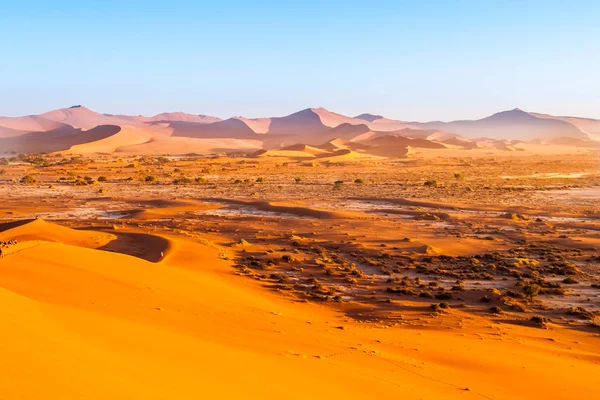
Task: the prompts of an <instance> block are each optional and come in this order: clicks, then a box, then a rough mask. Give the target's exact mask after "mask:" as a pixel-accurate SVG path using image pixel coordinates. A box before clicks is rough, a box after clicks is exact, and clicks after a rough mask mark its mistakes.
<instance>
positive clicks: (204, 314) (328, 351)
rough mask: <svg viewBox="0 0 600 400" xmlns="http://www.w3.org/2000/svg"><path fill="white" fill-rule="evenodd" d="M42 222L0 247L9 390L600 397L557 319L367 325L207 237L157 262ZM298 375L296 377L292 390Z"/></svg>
mask: <svg viewBox="0 0 600 400" xmlns="http://www.w3.org/2000/svg"><path fill="white" fill-rule="evenodd" d="M286 211H289V209H286ZM36 224H37V225H43V224H42V223H41V222H39V223H37V222H36ZM23 226H24V227H26V226H27V225H23ZM35 228H36V229H37V227H35ZM14 229H18V228H14ZM43 229H44V230H45V232H46V233H47V234H49V235H51V236H56V235H59V236H60V235H62V234H61V233H58V232H57V231H62V229H61V227H59V226H57V225H54V224H47V225H44V227H43ZM5 232H6V231H5ZM89 233H90V234H92V232H91V231H90V232H89ZM33 234H34V236H31V237H30V239H27V240H25V239H23V242H22V243H20V244H19V246H21V247H20V248H19V249H18V251H15V252H14V253H12V254H9V255H7V256H5V257H4V258H2V259H0V268H1V270H2V274H1V275H0V301H1V302H2V303H3V304H4V306H3V307H2V308H1V309H0V325H1V326H3V327H5V328H4V329H2V333H1V334H2V340H1V341H0V351H2V354H3V360H4V361H5V363H4V364H3V365H4V366H5V368H2V378H1V379H0V393H1V394H2V396H3V397H6V398H20V399H39V398H61V399H75V398H88V399H106V398H112V399H132V398H144V399H165V398H179V399H192V398H198V397H203V396H209V397H213V398H242V397H243V398H247V399H264V398H274V397H278V398H288V399H306V398H319V399H321V398H323V399H325V398H337V397H343V398H345V399H349V400H353V399H365V398H388V397H394V396H400V397H402V398H406V399H418V398H424V397H425V398H433V399H435V398H440V399H441V398H443V399H464V398H465V396H466V397H468V398H471V397H472V398H494V399H498V400H500V399H515V398H538V397H539V396H542V397H544V398H553V399H568V398H571V397H572V394H573V393H585V394H586V395H588V396H589V398H595V397H597V396H598V395H600V393H599V392H598V389H597V388H596V387H594V386H593V385H592V386H590V385H589V382H591V381H593V378H594V377H595V376H596V370H597V367H596V365H595V362H594V355H593V354H594V353H593V352H592V349H593V342H590V338H589V337H587V336H585V335H584V334H577V333H573V332H570V333H569V332H566V331H563V330H558V329H555V330H553V332H552V337H553V338H555V340H553V341H549V340H548V339H547V337H548V336H549V333H548V332H545V331H543V330H539V329H535V328H524V327H519V326H509V325H507V326H503V327H502V329H501V331H500V330H496V329H492V330H490V327H489V325H488V324H487V322H486V321H485V320H483V319H481V318H479V317H473V316H470V317H469V318H468V319H467V320H468V321H469V324H468V325H465V326H464V327H463V328H462V329H461V330H460V331H459V332H457V333H449V332H446V331H444V330H440V331H438V330H434V329H428V328H412V329H402V328H400V327H389V328H388V329H382V328H377V327H370V326H363V324H360V323H358V322H353V321H348V320H342V319H341V318H340V316H339V314H337V313H336V312H334V311H332V310H329V309H327V308H325V307H322V306H320V305H318V304H306V303H297V302H296V303H294V302H290V301H287V300H285V299H284V298H282V297H281V295H279V294H276V293H272V292H270V291H268V290H265V289H264V288H261V287H260V286H259V284H257V283H255V282H252V281H248V280H247V279H246V278H243V277H239V276H235V275H233V274H232V273H231V267H230V264H229V261H226V260H224V259H223V258H222V257H220V256H219V249H217V248H215V247H214V244H211V243H210V242H206V243H204V244H202V243H198V242H197V241H195V240H192V239H187V238H184V237H181V236H177V235H172V234H166V233H164V234H162V235H163V236H164V238H165V240H168V241H172V242H173V243H174V245H173V249H172V250H171V254H170V255H169V257H167V258H165V259H164V260H163V261H161V262H160V263H158V264H155V263H151V262H148V261H145V260H143V259H139V258H133V257H129V256H127V255H123V254H118V253H111V252H105V251H98V250H93V249H89V248H85V247H80V246H74V245H72V244H65V243H57V242H54V243H52V242H45V241H43V240H41V239H42V237H36V236H35V232H33ZM96 234H99V233H96ZM100 234H101V233H100ZM67 236H68V237H70V236H71V234H69V235H67ZM29 240H31V241H33V242H35V243H36V246H35V247H33V246H30V242H29ZM48 260H53V261H51V262H49V261H48ZM81 260H85V262H82V261H81ZM453 315H457V316H462V312H461V311H460V310H454V311H453ZM440 318H444V317H443V316H442V317H440ZM340 327H341V328H340ZM509 338H517V339H516V340H511V339H509ZM574 342H577V346H576V347H577V349H575V350H573V351H569V352H567V351H566V349H565V346H567V345H568V346H572V345H570V343H574ZM481 354H485V355H486V356H485V357H481ZM8 363H10V364H8ZM567 364H568V365H570V366H571V368H573V371H577V373H565V371H564V368H565V365H567ZM8 366H9V367H8ZM49 370H51V371H52V373H48V371H49ZM499 375H502V377H503V379H501V380H499V379H498V378H497V377H498V376H499ZM290 376H293V377H294V379H295V380H296V381H298V382H302V384H301V385H297V386H295V387H294V389H293V390H290V380H289V377H290ZM31 379H35V382H36V385H29V384H27V383H28V382H31ZM232 380H235V382H236V383H235V384H232ZM531 382H544V384H543V385H532V384H531ZM24 388H27V389H26V390H24Z"/></svg>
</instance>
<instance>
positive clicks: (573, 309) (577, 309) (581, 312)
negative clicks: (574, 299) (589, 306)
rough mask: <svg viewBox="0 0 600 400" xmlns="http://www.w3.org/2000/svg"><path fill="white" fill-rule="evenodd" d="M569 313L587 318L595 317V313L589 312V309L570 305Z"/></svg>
mask: <svg viewBox="0 0 600 400" xmlns="http://www.w3.org/2000/svg"><path fill="white" fill-rule="evenodd" d="M567 314H568V315H574V316H578V317H583V318H586V319H593V318H594V314H593V313H591V312H589V311H588V310H586V309H585V308H583V307H570V308H569V309H567Z"/></svg>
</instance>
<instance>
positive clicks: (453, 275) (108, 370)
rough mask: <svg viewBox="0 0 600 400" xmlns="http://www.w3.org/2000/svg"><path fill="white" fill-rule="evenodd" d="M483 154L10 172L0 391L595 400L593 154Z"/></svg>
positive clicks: (599, 245) (118, 162)
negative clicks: (395, 158)
mask: <svg viewBox="0 0 600 400" xmlns="http://www.w3.org/2000/svg"><path fill="white" fill-rule="evenodd" d="M472 154H475V153H469V152H468V151H465V152H457V154H455V155H453V156H446V157H440V156H436V157H433V156H425V155H418V154H417V155H412V156H411V157H409V158H406V159H399V160H386V159H380V160H379V159H374V160H360V159H357V160H352V159H339V160H336V159H332V160H324V161H320V162H317V161H314V160H312V161H311V160H310V159H309V160H307V159H305V158H302V157H298V158H294V157H288V158H281V157H267V158H241V157H239V158H235V157H219V158H202V157H193V156H189V157H139V156H136V157H133V156H127V155H123V156H120V157H117V156H114V155H100V156H95V157H94V158H93V159H92V158H86V157H75V158H71V157H70V156H67V155H61V154H54V155H46V156H40V157H37V158H29V159H27V158H25V157H23V158H22V159H19V160H16V161H15V160H13V162H11V163H10V164H9V165H3V166H0V241H3V242H8V241H11V242H12V244H6V245H5V246H3V247H2V251H3V256H2V258H1V259H0V301H1V303H2V307H0V354H1V355H2V363H1V366H0V399H42V398H43V399H108V398H110V399H197V398H250V399H255V398H256V399H259V398H260V399H264V398H285V399H296V398H298V399H307V398H315V399H321V398H323V399H325V398H327V399H332V398H340V399H382V398H401V399H495V400H497V399H507V400H508V399H510V400H514V399H573V398H576V399H598V398H600V386H599V385H598V384H597V382H598V377H599V376H600V319H599V318H600V317H599V316H600V164H599V161H598V160H599V158H598V154H577V155H569V154H563V155H553V154H536V153H522V152H490V153H482V152H480V153H477V154H478V155H477V156H473V155H472ZM24 177H28V178H26V179H23V178H24ZM22 180H23V182H22ZM14 240H16V244H14Z"/></svg>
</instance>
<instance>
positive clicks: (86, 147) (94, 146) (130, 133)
mask: <svg viewBox="0 0 600 400" xmlns="http://www.w3.org/2000/svg"><path fill="white" fill-rule="evenodd" d="M150 137H151V134H150V133H148V132H147V131H145V130H143V129H140V128H137V127H133V126H128V125H124V126H122V127H121V130H120V131H119V132H117V133H115V134H114V135H111V136H109V137H107V138H104V139H101V140H97V141H94V142H88V143H83V144H78V145H75V146H72V147H71V148H70V149H69V150H68V152H70V153H75V154H89V153H112V152H115V151H117V149H119V148H121V147H124V146H132V145H136V144H142V143H146V142H148V141H149V140H150Z"/></svg>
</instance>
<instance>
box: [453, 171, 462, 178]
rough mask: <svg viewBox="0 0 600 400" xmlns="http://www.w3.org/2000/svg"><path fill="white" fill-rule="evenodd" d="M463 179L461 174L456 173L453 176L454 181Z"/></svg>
mask: <svg viewBox="0 0 600 400" xmlns="http://www.w3.org/2000/svg"><path fill="white" fill-rule="evenodd" d="M463 178H464V176H463V174H461V173H458V172H457V173H455V174H454V179H456V180H460V179H463Z"/></svg>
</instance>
